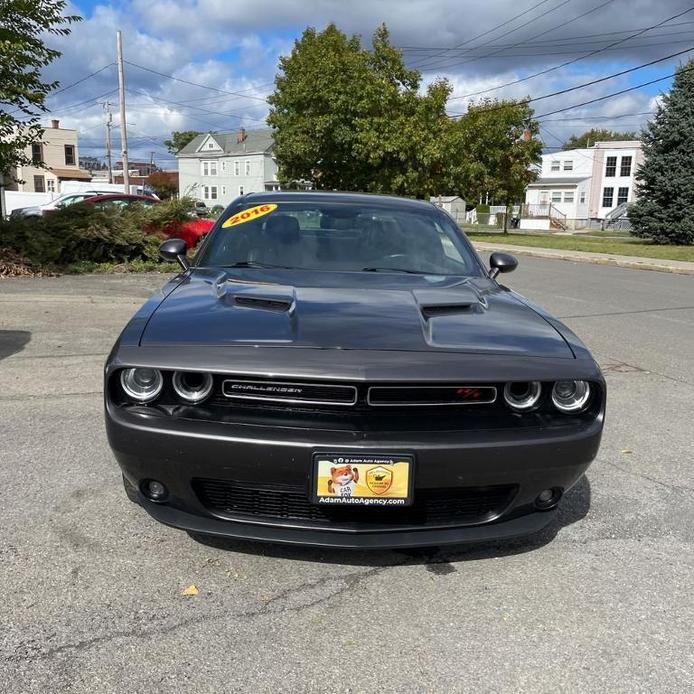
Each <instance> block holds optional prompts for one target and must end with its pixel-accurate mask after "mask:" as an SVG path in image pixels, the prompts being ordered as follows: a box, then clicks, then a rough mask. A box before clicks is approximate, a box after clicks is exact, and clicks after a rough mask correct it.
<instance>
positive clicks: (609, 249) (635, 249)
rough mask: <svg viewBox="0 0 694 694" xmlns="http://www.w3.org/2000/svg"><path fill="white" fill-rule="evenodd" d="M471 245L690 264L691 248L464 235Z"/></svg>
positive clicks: (626, 241)
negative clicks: (556, 250)
mask: <svg viewBox="0 0 694 694" xmlns="http://www.w3.org/2000/svg"><path fill="white" fill-rule="evenodd" d="M465 233H466V234H467V236H468V238H470V239H471V240H472V241H483V242H484V243H505V244H508V245H511V246H532V247H534V248H556V249H559V250H565V251H589V252H591V253H611V254H613V255H633V256H638V257H640V258H660V259H661V260H689V261H694V246H656V245H654V244H652V243H648V242H646V241H642V240H641V239H633V238H629V237H616V238H613V237H605V238H582V237H580V236H557V235H556V234H524V233H518V232H510V233H509V234H507V235H504V234H499V233H489V232H484V231H483V232H479V231H472V232H470V231H466V232H465Z"/></svg>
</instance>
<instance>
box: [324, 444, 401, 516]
mask: <svg viewBox="0 0 694 694" xmlns="http://www.w3.org/2000/svg"><path fill="white" fill-rule="evenodd" d="M413 473H414V456H412V455H408V454H403V455H400V454H397V455H382V454H380V453H379V454H354V453H314V455H313V480H312V483H311V484H312V491H313V497H312V501H313V503H316V504H319V505H321V506H383V507H398V506H409V505H410V504H412V486H413Z"/></svg>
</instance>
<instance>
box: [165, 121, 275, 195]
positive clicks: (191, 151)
mask: <svg viewBox="0 0 694 694" xmlns="http://www.w3.org/2000/svg"><path fill="white" fill-rule="evenodd" d="M272 148H273V139H272V130H270V129H269V128H268V129H263V130H245V129H244V128H241V129H240V130H238V131H237V132H233V133H204V134H201V135H198V136H197V137H196V138H195V139H194V140H192V141H191V142H189V143H188V144H187V145H186V146H185V147H184V148H183V149H182V150H181V151H180V152H178V154H177V155H176V157H177V159H178V172H179V176H178V188H179V193H180V195H189V196H191V197H194V198H196V199H198V200H203V201H204V202H205V203H206V204H207V205H208V206H210V207H213V206H214V205H222V206H224V207H226V206H227V205H228V204H229V203H230V202H231V201H232V200H234V199H235V198H237V197H238V196H239V195H245V194H246V193H259V192H261V191H264V190H278V189H279V182H278V181H277V163H276V162H275V160H274V158H273V156H272Z"/></svg>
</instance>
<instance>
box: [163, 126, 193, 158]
mask: <svg viewBox="0 0 694 694" xmlns="http://www.w3.org/2000/svg"><path fill="white" fill-rule="evenodd" d="M201 134H202V133H200V132H198V131H197V130H174V131H173V132H172V133H171V139H170V140H164V144H165V145H166V147H167V149H168V150H169V152H171V154H178V152H180V151H181V150H182V149H183V148H184V147H185V146H186V145H187V144H188V143H189V142H192V141H193V140H194V139H195V138H196V137H197V136H198V135H201Z"/></svg>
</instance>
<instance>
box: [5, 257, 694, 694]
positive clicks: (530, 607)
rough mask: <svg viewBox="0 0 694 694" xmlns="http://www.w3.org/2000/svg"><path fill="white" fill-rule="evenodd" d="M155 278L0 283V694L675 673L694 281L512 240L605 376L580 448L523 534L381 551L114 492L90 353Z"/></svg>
mask: <svg viewBox="0 0 694 694" xmlns="http://www.w3.org/2000/svg"><path fill="white" fill-rule="evenodd" d="M163 281H164V276H153V275H134V276H82V277H61V278H45V279H23V278H20V279H12V280H4V281H0V522H1V524H2V535H1V536H0V590H1V592H2V597H1V598H0V600H1V603H0V604H1V607H0V678H1V679H0V681H1V682H2V685H0V689H1V690H2V691H3V692H6V693H7V694H10V693H15V692H16V693H20V692H21V693H22V694H24V693H26V692H57V691H69V692H89V693H94V692H112V691H113V692H121V691H122V692H133V691H139V692H159V691H161V692H179V691H180V692H222V691H251V692H276V691H292V692H298V691H300V692H303V691H315V692H366V691H412V692H414V691H461V692H463V691H464V692H476V693H479V692H525V691H528V692H531V691H532V692H538V691H540V692H549V691H552V692H555V691H563V692H629V693H630V694H632V693H634V692H684V691H691V688H692V674H693V672H694V655H693V653H692V643H693V642H694V633H693V632H694V599H693V589H692V587H693V586H694V552H693V551H692V538H693V537H694V494H693V492H694V466H693V465H692V464H691V448H692V444H693V443H694V436H693V435H692V427H693V424H694V422H693V420H692V413H693V412H694V277H691V276H678V275H669V274H665V273H659V272H647V271H640V270H626V269H619V268H613V267H607V266H597V265H587V264H573V263H569V262H563V261H551V260H538V259H531V258H521V265H520V268H519V270H518V271H517V272H516V273H514V274H513V275H509V276H508V279H507V280H505V281H506V283H507V284H509V285H510V286H512V287H514V288H516V289H518V290H519V291H521V292H522V293H523V294H525V295H526V296H528V297H530V298H531V299H533V300H534V301H536V302H537V303H540V304H542V305H544V306H545V307H547V308H548V309H550V310H551V311H552V312H553V313H554V314H555V315H557V316H559V317H561V318H562V319H563V320H564V321H565V322H566V323H567V324H568V325H569V326H570V327H571V328H572V329H573V330H574V331H575V332H577V333H578V334H579V335H580V336H581V337H582V338H583V339H584V340H585V342H586V343H587V344H588V346H589V347H590V348H591V349H592V350H593V353H594V355H595V356H596V358H597V359H598V361H599V362H600V363H601V365H602V367H603V369H604V371H605V375H606V378H607V381H608V387H609V395H608V417H607V426H606V431H605V437H604V439H603V445H602V449H601V452H600V454H599V457H598V459H597V460H596V462H595V463H594V464H593V466H592V467H591V468H590V470H589V471H588V475H587V477H586V478H585V479H584V480H582V481H581V482H580V483H579V484H578V486H577V487H576V488H575V489H574V490H573V491H572V492H571V493H570V494H569V495H568V496H567V497H566V498H565V500H564V505H563V509H562V512H561V515H560V518H559V521H558V523H557V524H556V525H555V526H553V527H552V528H550V529H549V530H548V531H546V532H544V533H542V534H541V535H539V536H537V537H534V538H532V539H530V540H523V541H514V542H509V543H504V544H498V545H481V546H474V547H463V548H459V549H447V550H444V551H426V552H424V551H419V552H407V553H404V552H386V553H378V554H369V553H359V552H357V553H353V552H345V551H340V552H330V551H325V550H302V549H292V548H281V547H272V546H261V545H248V544H240V543H226V544H221V545H220V544H218V545H215V546H210V545H206V544H202V543H200V542H197V541H195V540H193V539H192V538H191V537H189V536H188V535H187V534H185V533H183V532H180V531H177V530H173V529H170V528H166V527H164V526H161V525H158V524H157V523H155V522H154V521H152V520H151V519H150V518H149V517H148V516H147V515H146V514H145V513H144V512H143V511H142V510H141V509H139V508H138V507H137V506H135V505H133V504H131V503H130V502H129V501H128V500H127V499H126V497H125V494H124V493H123V489H122V485H121V480H120V475H119V472H118V468H117V466H116V464H115V462H114V460H113V459H112V456H111V454H110V451H109V448H108V445H107V443H106V438H105V434H104V428H103V423H102V402H101V370H102V366H103V362H104V360H105V357H106V354H107V353H108V351H109V349H110V347H111V345H112V343H113V341H114V339H115V337H116V336H117V334H118V332H119V331H120V329H121V328H122V326H123V325H124V323H125V322H126V321H127V319H128V318H129V317H130V316H131V315H132V314H133V313H134V312H135V310H136V309H137V307H138V306H139V305H140V304H141V303H142V301H143V300H144V299H145V298H146V297H147V296H148V294H149V293H150V292H151V290H153V289H154V288H155V287H157V286H159V285H160V284H163ZM191 584H194V585H195V586H196V587H197V588H198V589H199V594H198V595H196V596H192V597H186V596H183V595H182V591H183V590H184V589H185V588H186V587H187V586H190V585H191Z"/></svg>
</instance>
